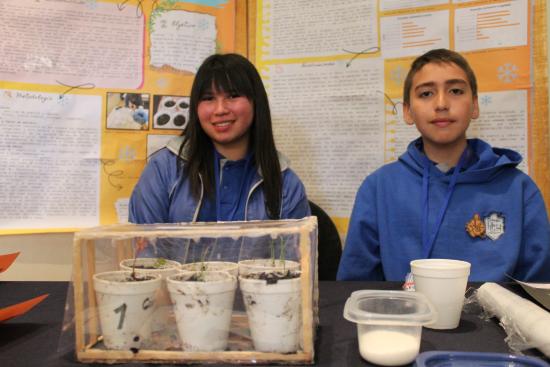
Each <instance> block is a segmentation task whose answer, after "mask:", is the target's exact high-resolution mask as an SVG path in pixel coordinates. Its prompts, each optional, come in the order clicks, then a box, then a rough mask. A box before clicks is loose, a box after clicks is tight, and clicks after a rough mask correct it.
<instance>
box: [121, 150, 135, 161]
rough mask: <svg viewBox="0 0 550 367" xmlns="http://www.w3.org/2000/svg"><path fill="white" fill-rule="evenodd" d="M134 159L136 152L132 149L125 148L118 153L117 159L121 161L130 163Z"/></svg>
mask: <svg viewBox="0 0 550 367" xmlns="http://www.w3.org/2000/svg"><path fill="white" fill-rule="evenodd" d="M135 158H136V150H135V149H134V148H132V147H129V146H125V147H123V148H121V149H120V150H119V151H118V159H120V160H121V161H131V160H134V159H135Z"/></svg>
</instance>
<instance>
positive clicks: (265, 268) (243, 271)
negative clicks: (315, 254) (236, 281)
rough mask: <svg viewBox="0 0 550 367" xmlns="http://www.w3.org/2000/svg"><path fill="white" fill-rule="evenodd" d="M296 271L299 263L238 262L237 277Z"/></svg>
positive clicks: (285, 261)
mask: <svg viewBox="0 0 550 367" xmlns="http://www.w3.org/2000/svg"><path fill="white" fill-rule="evenodd" d="M287 270H290V271H298V270H300V263H298V262H296V261H292V260H275V261H273V260H272V259H250V260H241V261H239V275H247V274H251V273H271V272H274V271H279V272H282V271H287Z"/></svg>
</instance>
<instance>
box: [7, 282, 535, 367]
mask: <svg viewBox="0 0 550 367" xmlns="http://www.w3.org/2000/svg"><path fill="white" fill-rule="evenodd" d="M399 286H400V284H398V283H394V282H328V281H323V282H320V285H319V294H320V304H319V306H320V322H321V323H320V327H319V330H318V333H317V341H316V348H315V352H316V365H318V366H369V365H370V364H369V363H367V362H365V361H364V360H362V359H361V357H360V355H359V350H358V345H357V329H356V326H355V324H353V323H350V322H348V321H346V320H345V319H344V318H343V316H342V313H343V308H344V303H345V301H346V299H347V298H348V297H349V295H350V294H351V292H352V291H355V290H359V289H399ZM507 287H508V288H510V289H512V290H513V291H515V292H517V293H519V294H521V295H522V296H524V297H528V296H526V295H525V293H522V290H521V288H519V287H515V286H512V285H507ZM68 289H69V283H68V282H0V307H5V306H8V305H11V304H14V303H18V302H21V301H24V300H27V299H29V298H33V297H35V296H38V295H40V294H43V293H49V294H50V296H49V297H48V298H46V299H45V300H44V301H43V302H42V303H41V304H39V305H37V306H36V307H35V308H34V309H32V310H31V311H29V312H28V313H27V314H26V315H23V316H20V317H18V318H15V319H12V320H9V321H7V322H4V323H0V367H11V366H33V367H34V366H55V367H63V366H82V365H83V364H81V363H79V362H78V361H76V358H75V356H74V337H73V334H72V333H71V332H70V330H69V331H68V332H63V333H62V330H61V329H62V325H63V317H64V307H65V301H66V298H67V291H68ZM478 311H479V310H478ZM505 337H506V334H505V332H504V331H503V330H502V328H501V327H500V326H499V325H498V321H497V320H494V319H492V320H489V321H485V320H482V319H481V318H480V317H479V312H477V311H476V309H475V307H474V308H473V310H471V311H469V312H464V313H463V315H462V320H461V322H460V326H459V327H458V328H457V329H454V330H448V331H435V330H430V329H426V328H424V329H423V331H422V343H421V346H420V349H421V352H422V351H429V350H453V351H476V352H499V353H508V352H510V351H509V349H508V346H507V345H506V343H505V342H504V338H505ZM526 354H529V355H535V356H538V357H542V354H541V353H539V352H538V351H536V350H533V351H528V352H527V353H526ZM95 365H98V364H95ZM89 366H93V364H89ZM120 366H122V365H120ZM124 366H145V364H139V363H134V364H125V365H124ZM153 366H158V365H153Z"/></svg>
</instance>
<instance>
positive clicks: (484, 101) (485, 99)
mask: <svg viewBox="0 0 550 367" xmlns="http://www.w3.org/2000/svg"><path fill="white" fill-rule="evenodd" d="M479 101H480V103H481V104H482V105H483V106H488V105H490V104H491V102H493V99H492V98H491V96H483V97H481V98H480V99H479Z"/></svg>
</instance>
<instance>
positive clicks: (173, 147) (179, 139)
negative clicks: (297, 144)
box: [166, 135, 290, 177]
mask: <svg viewBox="0 0 550 367" xmlns="http://www.w3.org/2000/svg"><path fill="white" fill-rule="evenodd" d="M183 139H184V137H183V136H181V135H180V136H176V137H174V138H173V139H170V141H169V142H168V144H166V148H168V150H169V151H171V152H172V153H174V154H175V155H178V153H179V150H180V147H181V144H182V143H183ZM277 156H278V158H279V165H280V166H281V172H283V171H284V170H286V169H288V168H289V166H290V160H289V159H288V158H287V157H285V155H284V154H283V153H281V152H279V151H277ZM180 157H181V159H183V160H184V161H188V160H189V153H188V150H187V149H186V147H184V148H183V151H182V152H181V155H180ZM258 174H259V175H260V176H261V177H263V176H262V172H261V170H260V168H258Z"/></svg>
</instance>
